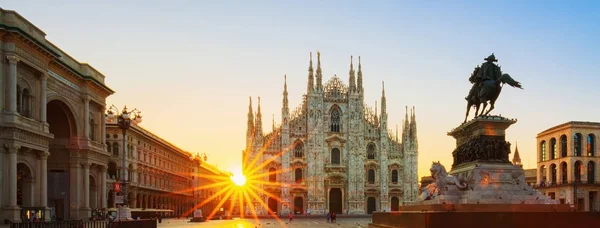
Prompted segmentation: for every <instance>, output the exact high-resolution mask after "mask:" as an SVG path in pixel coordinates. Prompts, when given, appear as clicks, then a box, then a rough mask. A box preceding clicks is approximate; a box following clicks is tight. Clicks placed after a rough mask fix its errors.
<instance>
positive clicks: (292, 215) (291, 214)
mask: <svg viewBox="0 0 600 228" xmlns="http://www.w3.org/2000/svg"><path fill="white" fill-rule="evenodd" d="M293 218H294V214H293V213H292V212H290V223H291V222H292V219H293Z"/></svg>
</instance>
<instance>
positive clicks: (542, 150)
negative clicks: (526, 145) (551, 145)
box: [540, 141, 548, 161]
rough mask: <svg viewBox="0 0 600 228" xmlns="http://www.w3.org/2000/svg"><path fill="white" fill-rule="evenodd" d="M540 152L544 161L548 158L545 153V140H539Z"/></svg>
mask: <svg viewBox="0 0 600 228" xmlns="http://www.w3.org/2000/svg"><path fill="white" fill-rule="evenodd" d="M540 154H541V159H542V161H546V160H547V159H548V157H547V154H546V141H542V142H540Z"/></svg>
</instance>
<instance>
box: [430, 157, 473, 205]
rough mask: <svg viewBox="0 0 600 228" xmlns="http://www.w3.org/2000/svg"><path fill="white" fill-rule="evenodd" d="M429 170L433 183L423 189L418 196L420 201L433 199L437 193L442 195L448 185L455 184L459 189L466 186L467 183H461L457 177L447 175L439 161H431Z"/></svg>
mask: <svg viewBox="0 0 600 228" xmlns="http://www.w3.org/2000/svg"><path fill="white" fill-rule="evenodd" d="M429 171H430V172H431V178H433V183H431V184H429V185H427V186H426V187H425V188H424V189H423V193H421V196H419V200H421V201H423V200H429V199H433V198H435V197H436V196H437V195H443V194H444V193H445V192H446V190H448V185H456V187H458V188H459V189H465V188H466V187H467V184H466V183H461V181H460V180H459V179H458V178H457V177H454V176H452V175H448V172H446V168H445V167H444V166H443V165H442V164H441V163H440V162H439V161H438V162H433V164H432V165H431V168H430V169H429Z"/></svg>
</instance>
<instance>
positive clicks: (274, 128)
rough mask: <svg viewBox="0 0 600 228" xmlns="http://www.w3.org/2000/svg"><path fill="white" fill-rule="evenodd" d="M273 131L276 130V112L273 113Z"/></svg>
mask: <svg viewBox="0 0 600 228" xmlns="http://www.w3.org/2000/svg"><path fill="white" fill-rule="evenodd" d="M273 132H275V113H273Z"/></svg>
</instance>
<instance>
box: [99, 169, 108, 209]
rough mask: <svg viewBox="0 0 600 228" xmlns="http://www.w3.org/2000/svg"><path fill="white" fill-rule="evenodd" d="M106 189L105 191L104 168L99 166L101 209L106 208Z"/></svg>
mask: <svg viewBox="0 0 600 228" xmlns="http://www.w3.org/2000/svg"><path fill="white" fill-rule="evenodd" d="M106 194H107V189H106V166H100V201H101V203H100V205H101V208H107V207H106V204H107V199H106Z"/></svg>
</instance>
